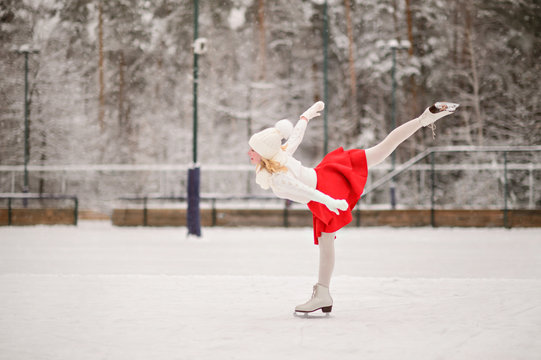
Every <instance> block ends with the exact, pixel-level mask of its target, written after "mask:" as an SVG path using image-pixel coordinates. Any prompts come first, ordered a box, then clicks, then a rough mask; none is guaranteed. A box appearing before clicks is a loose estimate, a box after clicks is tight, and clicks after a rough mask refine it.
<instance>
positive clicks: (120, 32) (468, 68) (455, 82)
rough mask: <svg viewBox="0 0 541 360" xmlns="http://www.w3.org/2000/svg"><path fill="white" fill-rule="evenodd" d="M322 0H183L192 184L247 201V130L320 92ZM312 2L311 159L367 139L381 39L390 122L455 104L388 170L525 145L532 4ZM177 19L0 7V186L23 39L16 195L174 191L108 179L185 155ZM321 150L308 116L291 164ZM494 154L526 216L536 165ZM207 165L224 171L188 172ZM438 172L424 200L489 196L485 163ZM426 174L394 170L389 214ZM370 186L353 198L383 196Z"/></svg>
mask: <svg viewBox="0 0 541 360" xmlns="http://www.w3.org/2000/svg"><path fill="white" fill-rule="evenodd" d="M324 3H325V1H323V0H297V1H289V0H272V1H263V0H217V1H199V36H200V37H204V38H206V39H207V40H208V52H207V53H206V54H205V55H202V56H200V57H199V83H198V84H199V85H198V86H199V97H198V103H199V108H198V113H199V126H198V129H199V132H198V138H199V151H198V154H199V156H198V161H199V162H200V163H201V164H202V169H203V179H202V183H201V190H202V192H204V193H230V192H235V193H238V194H254V193H257V192H258V188H257V187H256V186H255V183H254V182H253V179H252V178H251V177H250V178H249V177H248V176H247V175H248V174H247V172H243V174H242V181H239V178H238V176H237V175H238V172H239V166H242V165H247V158H246V151H247V140H248V137H249V135H250V134H251V133H253V132H255V131H257V130H259V129H260V128H261V127H263V126H269V125H271V124H273V123H274V122H275V121H276V120H278V119H282V118H289V119H292V120H295V119H296V118H297V117H298V116H299V114H301V113H302V112H303V111H304V110H305V109H306V108H307V107H308V106H310V105H311V104H312V103H313V102H315V101H316V100H321V99H323V97H324V85H323V77H324V74H323V65H324V58H323V43H324V41H323V31H324V30H323V29H324V21H323V20H324V8H325V7H324ZM327 5H328V6H327V13H328V74H327V75H328V86H329V88H328V93H329V98H328V101H327V109H328V119H329V149H333V148H335V147H338V146H344V147H346V148H352V147H360V148H366V147H368V146H373V145H375V144H376V143H377V142H378V141H380V140H382V139H383V137H384V136H385V135H386V134H387V133H388V132H389V131H390V129H391V109H392V107H391V93H392V81H391V79H392V78H391V73H392V56H391V50H390V49H389V47H388V42H389V41H390V40H393V41H394V40H396V39H398V40H401V41H402V40H408V41H410V43H411V47H410V48H407V49H404V50H400V51H398V52H397V54H396V83H397V88H396V99H397V110H396V121H397V124H401V123H403V122H405V121H407V120H409V119H411V118H413V117H414V116H417V115H419V114H420V113H421V112H422V110H423V109H424V108H425V107H427V106H429V105H430V104H432V103H433V102H434V101H438V100H447V101H455V102H458V103H460V104H461V107H460V111H458V112H457V113H456V114H455V115H453V116H452V117H449V118H446V119H445V120H444V121H442V122H440V123H438V130H437V137H436V139H435V140H433V139H432V134H431V131H430V130H426V129H425V130H422V131H419V132H418V133H417V134H415V136H414V137H413V138H412V139H410V140H408V141H406V142H405V143H404V144H403V145H402V146H400V148H399V149H398V151H397V154H396V156H397V162H398V163H401V162H404V161H406V160H407V159H410V158H411V157H413V156H415V155H417V154H418V153H420V152H421V151H423V150H425V149H426V148H427V147H430V146H444V145H470V146H471V145H473V146H477V145H499V146H501V145H513V146H514V145H539V144H541V128H540V126H541V109H540V104H541V99H540V93H539V89H540V88H541V77H539V73H540V72H541V68H540V67H541V62H539V58H541V37H540V36H539V34H540V26H541V25H540V24H541V8H540V4H539V2H538V1H534V0H516V1H510V0H505V1H483V0H454V1H442V0H428V1H401V0H348V1H346V0H345V1H339V0H328V1H327ZM193 10H194V2H193V1H188V0H160V1H148V0H115V1H100V0H73V1H71V0H70V1H67V0H4V1H2V2H0V75H1V79H2V81H0V93H1V96H0V192H20V191H21V190H22V187H23V172H22V164H23V163H24V56H23V55H22V54H21V53H19V52H17V50H18V49H19V50H20V48H21V46H23V45H25V44H26V45H29V46H30V47H33V48H39V53H37V54H30V55H29V64H28V65H29V72H28V83H29V94H28V95H29V124H30V135H29V139H30V140H29V141H30V159H29V165H30V178H29V186H30V189H29V191H30V192H40V193H41V192H44V193H68V194H73V195H78V196H79V199H80V201H81V206H82V208H92V209H96V208H97V209H100V210H103V211H110V206H109V204H108V203H107V202H108V201H113V200H114V199H115V198H116V197H118V196H123V195H133V194H138V195H145V194H149V193H157V194H160V195H184V194H185V193H186V178H187V176H186V174H185V172H184V171H179V170H168V171H164V170H163V167H162V170H159V171H157V170H152V171H138V172H133V171H121V170H120V169H122V166H125V165H134V164H135V165H149V164H150V165H157V164H158V165H163V166H164V167H165V168H168V169H170V167H171V166H173V167H176V168H177V169H178V168H179V167H180V168H181V169H185V168H186V167H187V166H188V165H189V164H190V163H191V161H192V115H193V94H192V86H193V61H194V60H193V52H192V43H193V37H194V20H193V13H194V11H193ZM323 153H324V149H323V121H322V119H321V118H319V119H315V121H312V122H311V123H310V127H309V128H308V130H307V133H306V137H305V140H304V141H303V144H302V146H301V147H300V149H299V150H298V152H297V154H296V155H297V156H298V158H299V159H300V160H301V161H303V163H304V164H306V165H307V166H313V165H315V164H317V162H318V161H319V160H320V159H321V157H322V156H323ZM389 161H390V160H389ZM437 162H438V163H440V164H443V165H452V164H459V165H466V166H473V167H474V168H476V169H480V168H481V167H482V166H487V164H488V165H492V164H496V163H497V164H501V163H502V162H503V159H502V154H501V153H492V154H476V155H475V156H473V155H464V154H454V155H448V154H446V155H445V156H443V157H441V158H438V159H437ZM509 162H510V163H513V164H516V165H517V166H518V170H513V171H510V172H509V177H510V179H511V181H510V183H509V191H510V193H511V197H510V202H511V204H510V205H511V207H512V208H524V207H531V206H534V207H540V206H541V194H540V193H539V192H536V193H535V194H533V195H532V196H529V195H528V194H529V193H528V187H531V183H532V182H533V183H535V184H539V183H540V181H541V171H539V169H537V168H535V169H533V170H529V171H528V167H527V166H528V164H539V163H541V159H540V155H539V153H537V155H536V154H532V153H520V154H515V155H513V156H510V158H509ZM94 165H106V166H104V167H100V168H96V167H93V166H94ZM109 165H111V166H109ZM209 165H218V166H230V168H229V170H221V171H215V172H210V173H205V171H206V170H205V169H208V168H209ZM387 165H390V164H389V163H387V164H384V166H387ZM424 165H427V164H424ZM111 169H116V170H111ZM378 171H380V170H376V172H375V173H376V174H377V175H378V176H381V175H382V174H381V173H378ZM382 171H388V168H385V169H384V170H382ZM439 176H440V175H438V183H442V184H443V185H442V186H443V187H442V190H441V191H440V192H439V193H438V194H437V199H436V201H437V204H438V205H451V206H455V207H461V206H464V203H465V202H470V203H469V204H468V206H471V207H477V208H479V207H494V206H498V207H499V206H500V204H501V203H502V198H501V192H502V189H503V184H502V181H501V180H500V179H501V178H502V177H503V172H502V171H494V170H492V171H464V170H454V171H447V172H443V173H441V179H439ZM427 177H428V176H426V174H424V173H422V172H421V173H419V172H416V173H412V174H408V175H407V176H403V177H401V178H400V179H399V181H398V182H397V187H398V192H399V197H398V199H399V205H404V206H409V207H411V206H415V205H416V204H418V203H419V202H420V201H424V200H426V197H422V196H419V194H418V191H415V192H414V191H411V189H423V188H425V187H426V186H427V183H426V180H425V179H426V178H427ZM211 178H212V179H216V181H213V180H211ZM537 188H539V186H538V185H537ZM443 192H445V194H446V196H445V197H444V196H442V195H441V194H443ZM480 192H481V193H482V196H479V195H478V194H479V193H480ZM387 194H388V191H386V189H385V190H384V191H381V192H380V193H376V194H375V195H374V196H373V197H371V198H369V199H366V201H367V202H371V203H375V204H380V203H388V202H389V201H388V198H387V196H388V195H387ZM446 202H447V203H446ZM531 204H533V205H531Z"/></svg>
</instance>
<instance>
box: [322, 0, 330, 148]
mask: <svg viewBox="0 0 541 360" xmlns="http://www.w3.org/2000/svg"><path fill="white" fill-rule="evenodd" d="M328 47H329V15H328V11H327V0H325V3H324V4H323V102H324V103H325V108H324V109H323V155H326V154H327V151H328V148H329V134H328V122H327V114H328V108H329V90H328V78H327V72H328V65H329V60H328Z"/></svg>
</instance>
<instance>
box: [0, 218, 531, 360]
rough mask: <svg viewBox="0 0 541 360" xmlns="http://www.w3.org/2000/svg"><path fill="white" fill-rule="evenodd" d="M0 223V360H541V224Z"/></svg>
mask: <svg viewBox="0 0 541 360" xmlns="http://www.w3.org/2000/svg"><path fill="white" fill-rule="evenodd" d="M311 235H312V232H311V229H309V228H300V229H288V230H283V229H258V228H255V229H249V228H208V229H204V231H203V237H202V238H191V237H190V238H186V236H185V230H184V229H178V228H159V229H157V228H117V227H112V226H111V225H110V224H108V223H106V222H95V223H94V222H81V223H80V225H79V226H78V227H73V226H52V227H42V226H36V227H10V228H7V227H3V228H0V289H1V296H0V359H2V360H4V359H5V360H15V359H16V360H26V359H28V360H34V359H55V360H62V359H66V360H68V359H69V360H71V359H79V360H84V359H130V360H132V359H329V358H334V359H381V360H387V359H417V360H419V359H420V360H422V359H427V360H428V359H430V360H433V359H452V360H466V359H467V360H471V359H493V360H496V359H501V360H508V359H531V360H537V359H539V354H541V337H540V336H539V334H540V333H541V306H540V304H541V230H539V229H513V230H504V229H458V228H438V229H432V228H410V229H407V228H402V229H395V228H385V227H381V228H366V229H353V228H352V229H343V230H342V231H341V232H339V234H338V239H337V242H336V245H337V246H336V247H337V264H336V269H335V277H334V279H333V281H332V284H331V292H332V296H333V298H334V307H333V312H332V313H331V315H330V316H328V317H327V316H324V315H323V314H322V313H321V312H319V313H317V314H315V315H313V316H311V317H309V318H304V317H295V316H294V315H293V309H294V306H295V305H297V304H299V303H303V302H304V301H306V300H307V299H308V298H309V296H310V295H311V291H312V285H313V283H315V282H316V279H317V274H316V273H317V261H318V252H317V251H318V250H317V247H316V246H314V245H313V244H312V242H311Z"/></svg>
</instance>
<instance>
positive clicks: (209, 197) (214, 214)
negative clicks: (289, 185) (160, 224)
mask: <svg viewBox="0 0 541 360" xmlns="http://www.w3.org/2000/svg"><path fill="white" fill-rule="evenodd" d="M117 200H122V201H142V202H143V226H148V202H149V200H150V201H159V200H166V201H179V202H186V201H187V200H188V197H187V196H159V195H158V196H123V197H119V198H117ZM200 200H202V201H208V202H210V208H211V218H212V226H216V225H217V224H218V211H217V209H216V202H217V201H219V200H221V201H231V200H243V201H246V200H276V201H279V202H283V203H284V207H283V225H284V227H289V211H290V208H291V204H292V202H291V201H290V200H283V199H280V198H277V197H276V196H274V195H219V194H202V195H201V196H200Z"/></svg>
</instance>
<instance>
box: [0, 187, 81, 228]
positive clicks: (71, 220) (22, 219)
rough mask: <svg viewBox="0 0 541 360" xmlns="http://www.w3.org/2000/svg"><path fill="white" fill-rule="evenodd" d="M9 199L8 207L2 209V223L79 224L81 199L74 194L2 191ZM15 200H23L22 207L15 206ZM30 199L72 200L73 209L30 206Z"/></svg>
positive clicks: (0, 210)
mask: <svg viewBox="0 0 541 360" xmlns="http://www.w3.org/2000/svg"><path fill="white" fill-rule="evenodd" d="M0 199H4V200H7V209H0V225H8V226H10V225H56V224H62V225H77V222H78V218H79V199H78V198H77V196H74V195H57V194H34V193H0ZM13 200H23V207H22V208H14V207H13ZM28 200H72V201H73V205H74V206H73V210H71V209H62V208H28Z"/></svg>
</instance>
